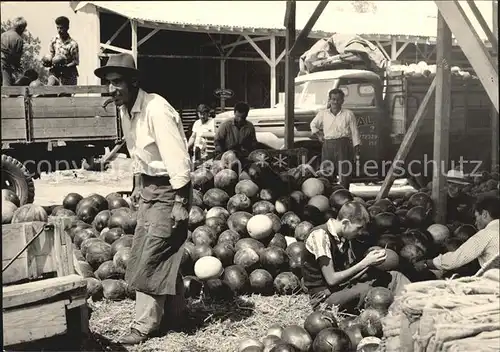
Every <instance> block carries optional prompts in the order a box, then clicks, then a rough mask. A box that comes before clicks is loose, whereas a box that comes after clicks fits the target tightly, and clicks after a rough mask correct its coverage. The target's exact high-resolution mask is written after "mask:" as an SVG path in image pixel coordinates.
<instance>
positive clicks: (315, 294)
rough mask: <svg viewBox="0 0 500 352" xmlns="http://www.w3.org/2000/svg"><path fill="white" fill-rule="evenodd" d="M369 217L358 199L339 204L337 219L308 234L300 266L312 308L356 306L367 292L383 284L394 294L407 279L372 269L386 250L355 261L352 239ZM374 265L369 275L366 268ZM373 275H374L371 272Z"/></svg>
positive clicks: (361, 229) (384, 256)
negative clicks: (323, 304)
mask: <svg viewBox="0 0 500 352" xmlns="http://www.w3.org/2000/svg"><path fill="white" fill-rule="evenodd" d="M369 221H370V216H369V214H368V211H367V210H366V209H365V207H364V206H363V205H362V204H360V203H358V202H355V201H353V202H348V203H346V204H344V206H342V208H341V209H340V211H339V213H338V217H337V219H330V220H328V222H327V223H326V224H324V225H321V226H319V227H318V228H316V229H313V231H312V232H311V233H310V235H309V237H308V238H307V240H306V243H305V245H306V254H305V257H304V264H303V266H302V275H303V286H304V288H305V289H306V291H307V292H308V293H309V296H310V299H311V305H312V306H313V309H317V308H318V306H319V305H320V304H321V303H326V304H327V306H332V305H339V310H340V311H342V310H345V309H347V310H350V311H353V309H354V308H356V306H357V308H358V309H359V308H360V307H361V305H362V302H363V301H364V297H365V296H366V294H367V293H368V291H369V290H370V289H371V288H372V287H374V286H385V287H387V288H389V289H390V290H391V291H392V292H393V293H394V295H397V294H399V293H400V292H401V290H402V289H403V288H404V286H405V285H406V284H408V283H410V281H409V280H408V279H407V278H406V277H405V276H404V275H403V274H401V273H399V272H389V273H387V272H383V271H380V270H377V269H375V268H373V266H375V265H378V264H381V263H383V262H384V260H385V259H386V253H385V250H374V251H371V252H369V253H368V254H367V255H366V256H365V257H364V258H363V259H361V260H359V261H358V260H356V258H355V254H354V251H353V249H352V244H351V241H352V240H354V239H356V238H357V237H359V236H360V235H361V234H362V232H363V230H364V228H365V227H366V225H367V224H368V222H369ZM369 268H373V269H374V270H373V273H372V274H369V275H365V274H367V271H368V269H369ZM373 274H375V275H373Z"/></svg>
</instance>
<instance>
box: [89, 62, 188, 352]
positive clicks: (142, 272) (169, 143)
mask: <svg viewBox="0 0 500 352" xmlns="http://www.w3.org/2000/svg"><path fill="white" fill-rule="evenodd" d="M95 74H96V76H98V77H99V78H101V79H105V80H106V81H107V82H108V83H109V90H110V93H111V95H112V99H113V100H114V102H115V104H116V106H117V107H118V110H119V115H120V118H121V121H122V128H123V134H124V137H125V141H126V143H127V148H128V150H129V153H130V157H131V158H132V160H133V163H134V175H135V177H136V180H135V181H136V182H135V187H134V190H133V199H137V196H138V195H140V201H139V209H138V212H137V227H136V230H135V234H134V240H133V243H132V249H131V257H130V261H129V263H128V265H127V271H126V273H125V280H126V281H127V283H128V284H129V286H130V287H131V288H132V289H134V290H136V303H135V317H134V321H133V323H132V327H131V331H130V333H129V334H128V335H126V336H124V337H123V338H121V339H120V341H119V342H120V343H122V344H127V345H131V344H137V343H140V342H143V341H145V340H146V339H147V338H148V337H150V336H151V335H152V334H153V333H156V332H158V330H159V329H160V325H161V323H162V319H163V318H164V313H169V314H172V313H173V312H172V311H165V308H166V307H167V308H168V307H173V308H175V310H177V309H182V308H183V305H184V297H183V284H182V280H181V279H180V276H179V266H180V263H181V259H182V254H183V250H184V247H183V244H184V242H185V241H186V239H187V220H188V217H189V210H190V202H191V193H192V188H191V181H190V167H191V164H190V160H189V154H188V151H187V143H186V137H185V135H184V130H183V127H182V123H181V121H180V118H179V116H178V113H177V111H176V110H175V109H174V108H173V107H172V106H171V105H170V104H169V103H168V102H167V101H166V100H165V99H164V98H163V97H161V96H159V95H157V94H149V93H146V92H145V91H144V90H142V89H141V88H139V84H138V78H139V71H138V70H137V69H136V66H135V62H134V59H133V57H132V56H131V55H130V54H119V55H116V56H111V57H110V58H109V60H108V63H107V64H106V66H104V67H101V68H98V69H96V70H95ZM174 297H175V298H176V305H173V304H167V305H166V304H165V303H166V302H170V301H172V300H173V299H174ZM165 315H166V314H165ZM179 318H180V317H173V316H172V315H170V316H169V319H165V320H170V321H174V322H176V321H177V320H178V319H179Z"/></svg>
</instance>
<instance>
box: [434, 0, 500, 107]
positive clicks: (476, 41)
mask: <svg viewBox="0 0 500 352" xmlns="http://www.w3.org/2000/svg"><path fill="white" fill-rule="evenodd" d="M434 2H435V3H436V6H437V8H438V10H439V12H440V13H441V14H442V15H443V17H444V19H445V20H446V23H447V25H448V27H450V29H451V31H452V32H453V34H454V35H455V38H456V39H457V41H458V43H459V44H460V46H461V48H462V51H463V53H464V54H465V56H466V57H467V59H468V60H469V62H470V63H471V65H472V67H473V68H474V71H475V72H476V75H477V77H478V78H479V80H480V81H481V83H482V84H483V87H484V89H485V90H486V93H488V96H489V98H490V100H491V102H492V103H493V104H494V106H495V110H496V111H497V112H498V64H497V62H495V61H494V60H493V58H492V57H491V55H490V54H489V53H488V51H487V50H486V48H485V45H484V43H483V41H482V40H481V39H480V38H479V36H478V35H477V33H476V30H475V29H474V26H473V25H472V24H471V22H470V21H469V19H468V18H467V16H466V15H465V13H464V10H463V9H462V7H461V6H460V4H459V3H458V1H457V0H453V1H450V0H446V1H434Z"/></svg>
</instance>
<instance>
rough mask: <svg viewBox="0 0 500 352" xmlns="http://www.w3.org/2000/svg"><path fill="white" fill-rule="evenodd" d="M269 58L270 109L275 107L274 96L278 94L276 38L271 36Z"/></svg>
mask: <svg viewBox="0 0 500 352" xmlns="http://www.w3.org/2000/svg"><path fill="white" fill-rule="evenodd" d="M269 56H270V60H271V66H270V76H271V82H270V91H271V92H270V98H269V105H271V106H270V107H271V108H272V107H273V106H275V105H276V94H278V92H277V89H276V36H274V35H272V36H271V40H270V48H269Z"/></svg>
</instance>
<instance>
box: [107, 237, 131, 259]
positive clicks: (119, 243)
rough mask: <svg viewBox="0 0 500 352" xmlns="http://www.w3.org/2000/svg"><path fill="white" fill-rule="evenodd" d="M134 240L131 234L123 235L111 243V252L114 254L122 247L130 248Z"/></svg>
mask: <svg viewBox="0 0 500 352" xmlns="http://www.w3.org/2000/svg"><path fill="white" fill-rule="evenodd" d="M133 242H134V236H133V235H123V236H121V237H120V238H119V239H117V240H116V241H115V242H113V244H111V254H112V255H115V254H116V253H117V252H118V251H119V250H120V249H122V248H131V247H132V243H133Z"/></svg>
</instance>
